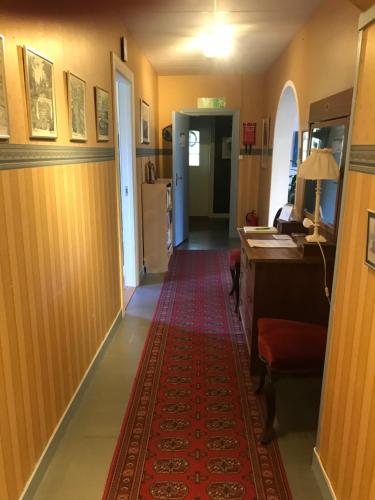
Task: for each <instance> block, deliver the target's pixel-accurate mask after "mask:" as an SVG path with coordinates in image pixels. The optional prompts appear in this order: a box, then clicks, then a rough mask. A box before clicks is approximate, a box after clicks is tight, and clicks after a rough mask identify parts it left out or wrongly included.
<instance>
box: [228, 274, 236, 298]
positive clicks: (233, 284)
mask: <svg viewBox="0 0 375 500" xmlns="http://www.w3.org/2000/svg"><path fill="white" fill-rule="evenodd" d="M230 274H231V276H232V289H231V291H230V292H229V295H233V292H234V289H235V269H233V267H231V268H230Z"/></svg>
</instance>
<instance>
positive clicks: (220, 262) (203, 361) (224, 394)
mask: <svg viewBox="0 0 375 500" xmlns="http://www.w3.org/2000/svg"><path fill="white" fill-rule="evenodd" d="M230 285H231V280H230V275H229V266H228V256H227V253H226V252H223V251H208V250H207V251H203V250H202V251H177V252H175V254H174V255H173V258H172V260H171V263H170V270H169V272H168V273H167V275H166V278H165V281H164V284H163V288H162V291H161V295H160V298H159V302H158V305H157V309H156V312H155V315H154V319H153V321H152V324H151V326H150V331H149V336H148V339H147V341H146V345H145V349H144V352H143V357H142V361H141V363H140V366H139V369H138V374H137V377H136V380H135V383H134V387H133V392H132V397H131V400H130V402H129V405H128V410H127V414H126V417H125V419H124V423H123V426H122V430H121V433H120V437H119V440H118V444H117V448H116V451H115V455H114V458H113V461H112V465H111V469H110V473H109V477H108V480H107V485H106V488H105V492H104V495H103V499H105V500H115V499H116V500H139V499H141V500H149V499H150V500H153V499H159V500H167V499H168V500H179V499H191V500H203V499H207V500H241V499H244V500H255V499H257V500H263V499H266V500H287V499H291V494H290V491H289V487H288V484H287V480H286V477H285V472H284V469H283V465H282V462H281V458H280V454H279V450H278V446H277V443H276V442H274V443H272V444H270V445H268V446H267V447H266V446H263V445H261V444H260V436H261V433H262V428H263V427H262V426H263V423H262V409H261V406H260V402H259V400H258V399H257V398H256V397H255V395H254V393H253V388H252V384H251V380H250V376H249V366H248V353H247V347H246V344H245V338H244V334H243V331H242V327H241V323H240V321H239V320H238V317H237V315H236V314H235V313H234V304H233V301H232V299H231V298H230V297H229V295H228V291H229V290H230Z"/></svg>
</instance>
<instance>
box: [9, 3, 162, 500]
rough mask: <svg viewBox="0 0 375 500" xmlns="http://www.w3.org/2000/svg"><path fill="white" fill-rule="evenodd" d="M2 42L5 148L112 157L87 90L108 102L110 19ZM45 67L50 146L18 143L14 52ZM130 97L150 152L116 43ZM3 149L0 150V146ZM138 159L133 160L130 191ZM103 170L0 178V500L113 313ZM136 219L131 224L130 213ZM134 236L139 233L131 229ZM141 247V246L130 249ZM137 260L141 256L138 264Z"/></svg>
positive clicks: (116, 282)
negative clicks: (41, 60)
mask: <svg viewBox="0 0 375 500" xmlns="http://www.w3.org/2000/svg"><path fill="white" fill-rule="evenodd" d="M0 26H1V28H0V30H1V33H2V34H3V35H4V36H5V69H6V77H7V86H8V99H9V115H10V134H11V138H10V140H9V143H11V144H30V143H32V144H45V145H49V146H51V145H59V146H62V145H64V146H65V145H69V146H75V147H76V148H81V147H82V146H83V147H84V146H90V147H112V146H113V126H112V116H111V117H110V124H111V127H110V136H111V137H110V141H109V142H105V143H103V142H101V143H97V141H96V130H95V108H94V92H93V87H94V86H95V85H98V86H100V87H102V88H104V89H106V90H108V91H109V92H110V93H111V89H112V83H111V63H110V51H114V52H116V53H117V54H119V46H120V36H121V35H123V34H124V27H123V24H122V23H121V22H119V20H118V17H117V18H113V19H110V18H108V19H105V14H104V13H103V14H102V15H101V17H100V19H93V18H91V20H90V21H88V20H86V16H82V17H81V18H76V19H71V18H69V19H64V18H63V17H61V18H59V19H58V20H56V19H54V18H43V17H42V16H41V15H38V16H36V17H35V18H33V17H31V16H27V17H26V16H23V15H15V14H14V15H13V14H6V15H5V14H0ZM24 44H26V45H28V46H30V47H32V48H34V49H35V50H37V51H40V52H41V53H43V54H44V55H45V56H47V57H48V58H50V59H51V60H52V61H53V62H54V71H55V88H56V100H57V126H58V139H57V140H56V141H44V142H43V141H40V140H38V141H35V140H30V139H29V131H28V122H27V115H26V100H25V90H24V76H23V62H22V50H21V48H20V47H21V46H22V45H24ZM128 51H129V64H128V65H129V67H130V69H131V70H132V71H133V72H134V78H135V98H136V103H135V104H136V109H135V111H136V116H135V118H136V127H137V128H136V142H137V146H138V147H139V148H140V147H143V146H141V145H140V144H139V98H140V97H142V98H143V99H145V100H146V101H147V102H148V103H149V104H150V106H151V143H150V144H149V145H145V146H144V147H147V148H154V147H155V146H156V134H155V128H156V127H157V122H158V114H157V109H158V95H157V79H156V75H155V72H154V70H153V68H152V67H151V65H150V64H149V62H148V61H147V60H146V58H145V57H144V56H143V54H142V53H141V51H140V50H139V49H138V47H137V46H136V45H135V44H134V43H133V41H132V40H131V38H130V37H128ZM65 70H70V71H72V72H73V73H75V74H77V76H79V77H81V78H83V79H84V80H86V83H87V125H88V141H87V142H86V143H72V142H70V140H69V130H68V111H67V96H66V84H65V78H64V74H63V72H64V71H65ZM1 143H2V144H6V143H7V141H2V142H1ZM144 161H145V159H144V158H138V159H137V167H138V183H139V185H140V182H141V180H142V176H143V172H142V164H143V163H144ZM116 186H117V169H116V165H115V162H114V161H105V162H100V163H95V162H91V163H85V164H74V162H73V164H70V165H64V166H61V165H60V166H48V167H40V168H20V169H16V170H2V171H0V230H1V235H2V236H1V238H0V408H1V411H0V429H1V443H0V498H1V499H10V500H13V499H15V498H18V496H19V494H20V493H21V491H22V490H23V488H24V486H25V484H26V482H27V480H28V478H29V477H30V474H31V473H32V471H33V469H34V467H35V465H36V463H37V461H38V459H39V458H40V456H41V454H42V452H43V450H44V448H45V446H46V445H47V442H48V440H49V438H50V437H51V435H52V433H53V431H54V430H55V428H56V425H57V424H58V422H59V420H60V418H61V416H62V415H63V413H64V411H65V410H66V408H67V405H68V403H69V401H70V400H71V398H72V396H73V394H74V392H75V390H76V389H77V387H78V385H79V384H80V382H81V380H82V377H83V375H84V373H85V372H86V370H87V368H88V366H89V365H90V363H91V361H92V359H93V357H94V355H95V353H96V352H97V350H98V347H99V346H100V344H101V342H102V341H103V339H104V337H105V335H106V333H107V332H108V330H109V328H110V326H111V324H112V323H113V321H114V319H115V318H116V315H117V313H118V312H119V310H120V268H119V255H118V252H119V247H120V245H119V238H118V234H119V233H118V231H119V228H118V215H117V188H116ZM140 218H141V214H140ZM139 233H140V234H141V231H139ZM140 248H142V246H140ZM141 258H142V257H141Z"/></svg>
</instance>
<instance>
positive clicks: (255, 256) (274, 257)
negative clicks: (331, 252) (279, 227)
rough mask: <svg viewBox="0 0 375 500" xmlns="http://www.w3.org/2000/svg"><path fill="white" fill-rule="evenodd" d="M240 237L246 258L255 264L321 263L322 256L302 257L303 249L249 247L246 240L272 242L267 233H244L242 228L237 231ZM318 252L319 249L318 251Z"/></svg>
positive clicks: (270, 236)
mask: <svg viewBox="0 0 375 500" xmlns="http://www.w3.org/2000/svg"><path fill="white" fill-rule="evenodd" d="M238 233H239V235H240V240H241V245H242V246H243V247H244V249H245V251H246V255H247V258H248V259H249V260H251V261H255V262H268V263H271V262H278V263H295V264H298V263H300V264H315V263H317V262H321V260H322V256H321V254H320V251H319V254H317V255H316V256H309V257H306V256H304V253H303V247H301V246H299V245H298V246H297V247H295V248H256V247H250V245H249V244H248V243H247V241H246V240H250V239H257V240H260V239H265V240H272V239H273V236H272V234H267V233H259V234H258V233H257V234H254V233H245V232H244V230H243V229H242V228H239V229H238ZM318 250H319V249H318Z"/></svg>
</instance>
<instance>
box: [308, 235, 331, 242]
mask: <svg viewBox="0 0 375 500" xmlns="http://www.w3.org/2000/svg"><path fill="white" fill-rule="evenodd" d="M306 241H309V242H310V243H313V242H315V243H316V242H317V241H319V242H320V243H325V242H326V241H327V240H326V238H324V236H322V235H321V234H309V235H307V236H306Z"/></svg>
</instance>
